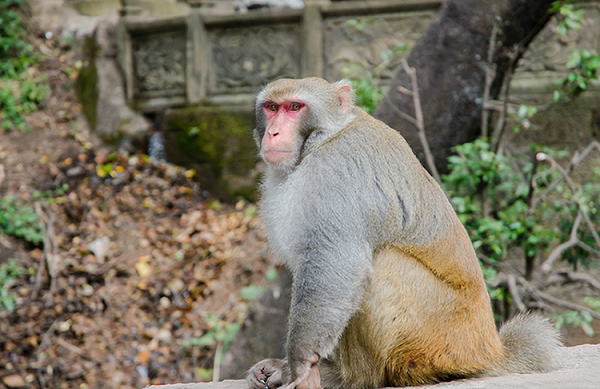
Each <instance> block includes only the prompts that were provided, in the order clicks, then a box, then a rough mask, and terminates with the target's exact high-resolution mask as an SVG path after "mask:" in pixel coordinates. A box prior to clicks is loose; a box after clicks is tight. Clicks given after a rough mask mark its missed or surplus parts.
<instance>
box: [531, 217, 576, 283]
mask: <svg viewBox="0 0 600 389" xmlns="http://www.w3.org/2000/svg"><path fill="white" fill-rule="evenodd" d="M582 217H583V213H582V212H581V211H579V212H577V217H576V218H575V221H574V222H573V227H572V228H571V235H570V238H569V240H568V241H566V242H564V243H561V244H559V245H558V246H556V247H555V248H554V250H552V252H551V253H550V255H548V258H547V259H546V260H545V261H544V263H542V265H541V266H540V272H541V275H542V277H544V276H546V275H547V274H548V273H550V272H551V271H552V266H553V265H554V262H556V260H557V259H558V258H559V257H560V256H561V255H562V253H564V252H565V251H566V250H568V249H569V248H571V247H573V246H577V243H578V242H579V239H578V238H577V230H578V229H579V225H580V224H581V218H582Z"/></svg>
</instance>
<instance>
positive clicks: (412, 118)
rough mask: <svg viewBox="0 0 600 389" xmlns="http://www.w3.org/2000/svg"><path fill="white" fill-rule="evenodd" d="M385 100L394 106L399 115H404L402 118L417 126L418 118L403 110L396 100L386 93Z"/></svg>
mask: <svg viewBox="0 0 600 389" xmlns="http://www.w3.org/2000/svg"><path fill="white" fill-rule="evenodd" d="M411 93H412V92H411ZM384 100H385V101H387V102H388V103H389V106H390V107H392V109H393V110H394V112H396V113H397V114H398V115H400V116H401V117H402V119H404V120H406V121H407V122H409V123H410V124H412V125H413V126H415V127H417V119H415V118H414V117H412V116H410V115H409V114H407V113H405V112H402V111H401V110H400V109H399V108H398V107H396V105H395V104H394V102H393V101H392V100H390V98H389V96H387V95H386V96H385V98H384Z"/></svg>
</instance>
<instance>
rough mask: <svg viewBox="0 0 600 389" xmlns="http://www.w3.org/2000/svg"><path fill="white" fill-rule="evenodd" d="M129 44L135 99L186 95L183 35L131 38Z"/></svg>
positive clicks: (181, 32) (177, 32)
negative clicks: (131, 48)
mask: <svg viewBox="0 0 600 389" xmlns="http://www.w3.org/2000/svg"><path fill="white" fill-rule="evenodd" d="M132 41H133V42H132V46H133V68H134V88H135V93H136V95H139V96H140V97H160V96H176V95H185V81H186V80H185V67H186V35H185V31H184V30H182V31H169V32H162V33H152V34H144V35H139V36H133V37H132Z"/></svg>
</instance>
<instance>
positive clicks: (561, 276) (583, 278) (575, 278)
mask: <svg viewBox="0 0 600 389" xmlns="http://www.w3.org/2000/svg"><path fill="white" fill-rule="evenodd" d="M558 282H583V283H586V284H588V285H589V286H591V287H592V288H595V289H598V290H600V281H598V280H597V279H595V278H594V277H592V276H591V275H589V274H586V273H580V272H573V271H571V270H570V269H566V268H565V269H560V270H557V271H556V272H555V273H554V274H552V275H551V276H550V277H548V279H547V280H546V283H545V285H550V284H555V283H558Z"/></svg>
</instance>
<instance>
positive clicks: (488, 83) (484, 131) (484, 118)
mask: <svg viewBox="0 0 600 389" xmlns="http://www.w3.org/2000/svg"><path fill="white" fill-rule="evenodd" d="M497 34H498V23H497V22H496V23H494V27H493V28H492V35H491V36H490V45H489V47H488V56H487V66H488V67H487V70H486V72H485V87H484V88H483V111H482V112H481V136H483V137H484V138H487V137H488V121H489V112H488V110H487V109H486V108H485V104H486V103H487V101H488V100H489V98H490V89H491V88H492V82H493V81H494V78H496V64H495V63H494V62H493V61H494V52H495V51H496V35H497Z"/></svg>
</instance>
